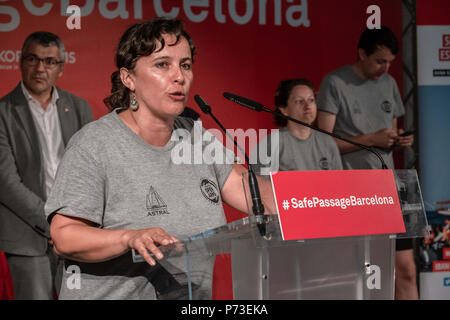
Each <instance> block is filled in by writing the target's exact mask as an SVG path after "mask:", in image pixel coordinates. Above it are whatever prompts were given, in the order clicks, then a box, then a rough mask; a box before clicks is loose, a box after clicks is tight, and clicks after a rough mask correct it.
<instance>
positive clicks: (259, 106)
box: [223, 92, 388, 169]
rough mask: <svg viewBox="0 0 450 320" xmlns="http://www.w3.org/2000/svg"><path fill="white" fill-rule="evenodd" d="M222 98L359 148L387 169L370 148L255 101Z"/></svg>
mask: <svg viewBox="0 0 450 320" xmlns="http://www.w3.org/2000/svg"><path fill="white" fill-rule="evenodd" d="M223 96H224V97H225V98H226V99H228V100H230V101H233V102H235V103H237V104H240V105H241V106H244V107H246V108H249V109H252V110H254V111H258V112H260V111H264V112H268V113H270V114H272V115H276V116H280V117H282V118H284V119H286V120H289V121H293V122H295V123H298V124H300V125H302V126H305V127H308V128H311V129H313V130H316V131H319V132H322V133H325V134H327V135H329V136H332V137H334V138H336V139H339V140H342V141H345V142H347V143H349V144H352V145H354V146H357V147H359V148H361V149H364V150H367V151H369V152H371V153H373V154H374V155H376V156H377V157H378V159H379V160H380V162H381V166H382V169H388V167H387V165H386V163H385V162H384V160H383V158H382V157H381V155H380V154H379V153H378V152H376V151H375V150H373V148H371V147H368V146H366V145H363V144H360V143H358V142H354V141H351V140H349V139H346V138H343V137H341V136H340V135H338V134H336V133H334V132H329V131H326V130H323V129H321V128H318V127H315V126H313V125H310V124H308V123H305V122H303V121H300V120H297V119H294V118H291V117H289V116H286V115H284V114H282V113H281V112H279V113H278V112H275V111H273V110H270V109H268V108H266V107H264V106H263V105H262V104H261V103H259V102H255V101H252V100H250V99H247V98H244V97H240V96H238V95H235V94H232V93H228V92H224V93H223Z"/></svg>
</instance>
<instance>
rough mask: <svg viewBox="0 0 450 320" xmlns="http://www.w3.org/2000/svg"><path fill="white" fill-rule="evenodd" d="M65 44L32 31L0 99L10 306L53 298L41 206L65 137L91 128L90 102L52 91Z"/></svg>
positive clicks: (0, 218) (0, 224)
mask: <svg viewBox="0 0 450 320" xmlns="http://www.w3.org/2000/svg"><path fill="white" fill-rule="evenodd" d="M64 51H65V50H64V45H63V43H62V42H61V40H60V39H59V37H58V36H56V35H54V34H52V33H49V32H35V33H33V34H31V35H29V36H28V37H27V39H26V40H25V42H24V44H23V47H22V56H21V61H20V70H21V72H22V81H21V82H20V83H19V84H18V85H17V87H16V88H15V89H14V90H13V91H11V92H10V93H8V94H7V95H6V96H5V97H3V98H2V99H0V251H4V252H5V254H6V257H7V261H8V265H9V268H10V270H11V276H12V279H13V283H14V298H15V299H52V298H53V286H55V287H59V285H60V284H58V283H56V284H55V283H54V275H55V272H56V261H57V259H56V256H55V255H54V253H53V250H52V248H51V239H50V233H49V225H48V223H47V221H46V219H45V215H44V203H45V201H46V198H47V195H48V193H49V191H50V188H51V186H52V184H53V179H54V177H55V173H56V169H57V166H58V163H59V160H60V159H61V157H62V154H63V152H64V147H65V146H66V144H67V142H68V141H69V139H70V137H71V136H72V135H73V134H74V133H75V132H76V131H78V130H79V129H80V128H81V127H82V126H83V125H85V124H86V123H88V122H90V121H92V118H93V116H92V111H91V109H90V107H89V105H88V104H87V102H86V101H85V100H83V99H81V98H78V97H76V96H74V95H73V94H71V93H68V92H66V91H63V90H61V89H59V88H57V87H56V86H55V82H56V80H57V78H59V77H60V76H61V75H62V71H63V65H64V60H65V52H64Z"/></svg>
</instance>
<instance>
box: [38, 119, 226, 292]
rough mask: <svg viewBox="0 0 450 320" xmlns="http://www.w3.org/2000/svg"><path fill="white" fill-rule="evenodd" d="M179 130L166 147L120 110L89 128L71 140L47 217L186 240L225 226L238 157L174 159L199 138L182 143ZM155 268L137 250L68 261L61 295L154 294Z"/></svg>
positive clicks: (188, 124)
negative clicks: (144, 135)
mask: <svg viewBox="0 0 450 320" xmlns="http://www.w3.org/2000/svg"><path fill="white" fill-rule="evenodd" d="M175 128H187V129H188V130H189V131H190V132H191V133H193V132H194V131H195V130H197V131H200V134H201V133H204V132H205V130H204V129H203V128H202V127H201V124H200V123H199V122H195V123H194V122H193V121H192V120H189V119H186V118H180V117H179V118H177V120H176V121H175ZM199 128H200V129H199ZM185 132H187V131H185ZM178 133H179V130H174V132H173V134H172V138H171V140H170V141H169V142H168V143H167V144H166V145H165V146H163V147H156V146H152V145H149V144H148V143H146V142H145V141H144V140H143V139H141V138H140V137H139V136H138V135H136V134H135V133H134V132H133V131H131V130H130V129H129V128H128V127H127V126H126V125H125V124H124V123H123V121H122V120H121V119H120V118H119V117H118V115H117V112H116V111H114V112H112V113H109V114H107V115H105V116H104V117H102V118H100V119H99V120H97V121H94V122H92V123H90V124H89V125H87V126H85V127H84V128H83V129H82V130H80V131H79V132H78V133H77V134H76V135H74V137H73V138H72V139H71V140H70V142H69V144H68V147H67V150H66V152H65V154H64V156H63V159H62V161H61V164H60V166H59V168H58V172H57V176H56V181H55V184H54V186H53V188H52V191H51V193H50V196H49V198H48V200H47V203H46V206H45V212H46V215H47V217H48V219H51V216H52V214H53V213H59V214H63V215H67V216H70V217H77V218H83V219H86V220H89V221H92V222H94V223H95V224H97V225H98V227H99V228H104V229H143V228H150V227H160V228H162V229H164V230H165V231H166V232H168V233H169V234H171V235H173V236H176V237H178V238H179V239H183V238H184V237H186V236H189V235H193V234H196V233H199V232H202V231H205V230H208V229H211V228H215V227H218V226H220V225H223V224H225V223H226V219H225V215H224V211H223V207H222V202H221V197H220V190H221V189H222V187H223V185H224V183H225V181H226V180H227V178H228V175H229V174H230V172H231V169H232V161H230V163H231V164H230V163H228V164H211V165H208V164H205V163H204V162H203V163H200V164H176V163H174V161H172V159H174V157H175V156H176V155H174V152H173V150H176V149H177V147H179V146H180V144H181V143H186V142H187V145H188V146H190V147H191V149H192V150H193V149H194V143H195V142H196V141H193V140H189V139H186V138H185V139H184V140H180V135H179V134H178ZM191 138H192V139H194V135H192V136H191ZM197 138H198V134H197ZM193 142H194V143H193ZM197 142H198V141H197ZM201 142H202V145H201V146H202V147H200V150H204V148H205V147H206V146H208V145H210V144H212V143H214V144H217V143H218V142H217V140H214V139H211V140H209V141H201ZM197 146H198V145H197ZM185 150H186V149H185ZM192 150H191V151H192ZM197 150H198V148H197ZM216 150H218V148H216ZM222 150H223V151H224V147H223V145H222ZM179 152H180V151H179V150H178V153H179ZM191 156H192V157H193V156H194V152H192V154H191ZM197 156H198V155H197ZM73 266H76V268H75V269H77V268H79V270H80V272H81V277H80V278H81V283H80V286H79V287H80V289H73V288H72V289H71V288H69V287H70V286H68V285H67V283H66V282H67V281H70V279H68V277H70V276H71V275H72V273H70V272H71V271H73V270H75V269H74V267H73ZM153 270H155V269H152V268H151V267H150V266H149V265H147V263H135V264H133V263H132V259H131V254H130V253H128V254H125V255H124V256H122V257H118V258H116V259H112V260H109V261H105V262H101V263H80V262H76V261H70V260H65V270H64V275H63V282H62V287H61V293H60V298H61V299H154V298H155V290H154V288H153V286H152V285H151V284H150V282H152V281H150V280H149V279H155V278H157V276H155V275H158V274H159V273H158V272H153ZM211 273H212V272H211ZM149 275H151V276H149ZM209 280H210V279H209Z"/></svg>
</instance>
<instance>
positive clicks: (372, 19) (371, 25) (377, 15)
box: [366, 4, 381, 29]
mask: <svg viewBox="0 0 450 320" xmlns="http://www.w3.org/2000/svg"><path fill="white" fill-rule="evenodd" d="M366 13H367V14H370V13H373V14H372V15H371V16H369V17H368V18H367V22H366V25H367V28H368V29H381V9H380V7H379V6H377V5H374V4H373V5H371V6H368V7H367V10H366Z"/></svg>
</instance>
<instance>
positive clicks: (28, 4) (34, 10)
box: [23, 0, 53, 16]
mask: <svg viewBox="0 0 450 320" xmlns="http://www.w3.org/2000/svg"><path fill="white" fill-rule="evenodd" d="M23 4H24V5H25V8H27V10H28V11H29V12H30V13H31V14H33V15H35V16H44V15H46V14H47V13H49V12H50V9H51V8H52V7H53V4H51V3H48V2H46V3H44V5H43V6H42V7H36V6H35V5H34V4H33V1H31V0H23Z"/></svg>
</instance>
